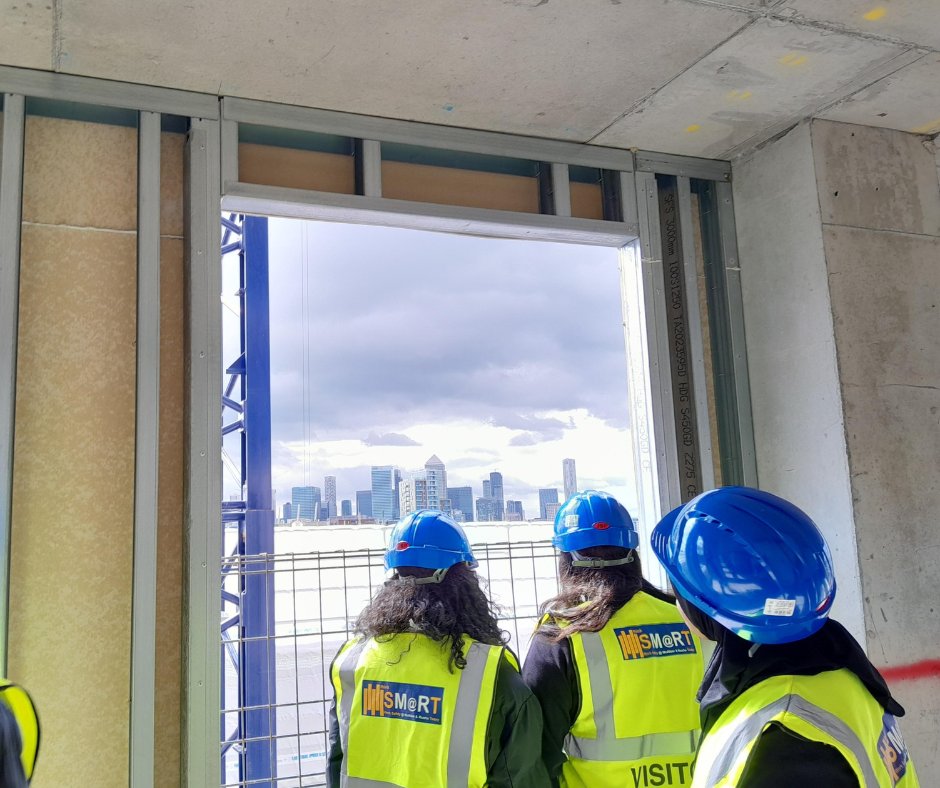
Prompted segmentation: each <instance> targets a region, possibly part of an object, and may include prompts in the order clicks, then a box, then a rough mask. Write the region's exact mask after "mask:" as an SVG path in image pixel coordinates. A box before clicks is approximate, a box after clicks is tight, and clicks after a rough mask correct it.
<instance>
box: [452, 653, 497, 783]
mask: <svg viewBox="0 0 940 788" xmlns="http://www.w3.org/2000/svg"><path fill="white" fill-rule="evenodd" d="M489 653H490V647H489V646H485V645H483V644H482V643H477V642H476V641H473V642H471V644H470V648H469V649H467V665H466V667H464V669H463V671H461V674H460V684H459V685H458V686H457V707H456V708H455V709H454V724H453V726H452V727H451V729H450V748H449V749H448V751H447V785H448V786H456V785H467V784H468V783H469V781H470V757H471V755H472V752H473V727H474V723H476V719H477V704H478V703H479V700H480V690H482V689H483V674H484V672H485V671H486V660H487V657H488V656H489Z"/></svg>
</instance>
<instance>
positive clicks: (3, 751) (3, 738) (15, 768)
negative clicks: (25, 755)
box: [0, 702, 27, 788]
mask: <svg viewBox="0 0 940 788" xmlns="http://www.w3.org/2000/svg"><path fill="white" fill-rule="evenodd" d="M22 749H23V740H22V738H21V737H20V726H19V724H18V723H17V722H16V717H14V716H13V712H12V711H10V709H9V708H7V706H6V704H5V703H2V702H0V786H3V788H26V785H27V782H26V775H25V774H23V764H22V762H21V761H20V751H21V750H22Z"/></svg>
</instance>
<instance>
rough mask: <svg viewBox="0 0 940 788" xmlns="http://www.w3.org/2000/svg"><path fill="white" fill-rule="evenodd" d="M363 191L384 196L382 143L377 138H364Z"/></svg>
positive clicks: (365, 194) (366, 194) (367, 194)
mask: <svg viewBox="0 0 940 788" xmlns="http://www.w3.org/2000/svg"><path fill="white" fill-rule="evenodd" d="M362 193H363V195H364V196H366V197H381V196H382V143H380V142H378V141H376V140H362Z"/></svg>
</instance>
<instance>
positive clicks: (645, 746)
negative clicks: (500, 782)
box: [522, 490, 703, 788]
mask: <svg viewBox="0 0 940 788" xmlns="http://www.w3.org/2000/svg"><path fill="white" fill-rule="evenodd" d="M553 542H554V544H555V547H556V548H558V550H560V551H561V552H560V555H559V559H558V567H559V584H560V588H559V593H558V595H557V596H555V597H553V598H551V599H549V600H547V601H546V602H544V603H543V604H542V605H541V607H540V612H542V613H543V617H542V620H541V622H540V624H539V627H538V629H537V631H536V633H535V634H534V635H533V638H532V643H531V645H530V648H529V652H528V654H527V656H526V660H525V665H524V667H523V670H522V677H523V679H524V680H525V682H526V683H527V684H528V685H529V687H531V689H532V691H533V693H535V696H536V697H537V698H538V699H539V703H540V704H541V706H542V716H543V719H544V728H543V735H542V758H543V760H544V762H545V766H546V768H547V770H548V772H549V776H550V779H551V780H552V784H553V785H561V786H572V787H574V786H578V787H579V788H580V787H581V786H584V787H585V788H587V787H588V786H589V787H590V788H606V786H618V788H619V787H620V786H630V788H648V787H649V786H684V785H689V784H690V783H691V782H692V768H691V764H692V759H693V757H694V754H695V747H696V744H697V740H698V728H699V722H698V708H697V705H696V703H695V690H696V688H697V687H698V685H699V683H700V682H701V679H702V672H703V658H702V649H701V645H700V643H699V640H698V638H697V637H696V636H695V634H694V633H693V632H691V631H690V629H689V627H688V626H687V625H686V624H685V623H684V622H683V621H682V618H681V617H680V615H679V613H678V611H677V610H676V608H675V600H674V599H673V598H672V597H670V596H669V595H668V594H664V593H663V592H661V591H659V590H658V589H657V588H655V587H654V586H653V585H651V584H650V583H649V582H647V581H646V580H645V579H644V577H643V572H642V568H641V566H640V558H639V556H638V555H637V552H636V547H637V545H638V543H639V536H638V534H637V531H636V528H635V526H634V524H633V518H632V517H630V514H629V512H627V510H626V509H625V508H624V507H623V506H622V505H621V504H620V503H619V502H618V501H617V500H616V499H615V498H613V497H612V496H610V495H608V494H607V493H603V492H596V491H594V490H588V491H586V492H583V493H577V494H575V495H573V496H572V497H571V498H569V499H568V500H567V501H566V502H565V503H564V505H563V506H562V507H561V508H560V509H559V510H558V513H557V515H556V517H555V536H554V538H553Z"/></svg>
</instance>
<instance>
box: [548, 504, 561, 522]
mask: <svg viewBox="0 0 940 788" xmlns="http://www.w3.org/2000/svg"><path fill="white" fill-rule="evenodd" d="M559 509H561V504H560V503H558V501H554V502H552V501H549V502H548V503H547V504H545V519H546V520H554V519H555V515H556V514H558V510H559Z"/></svg>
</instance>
